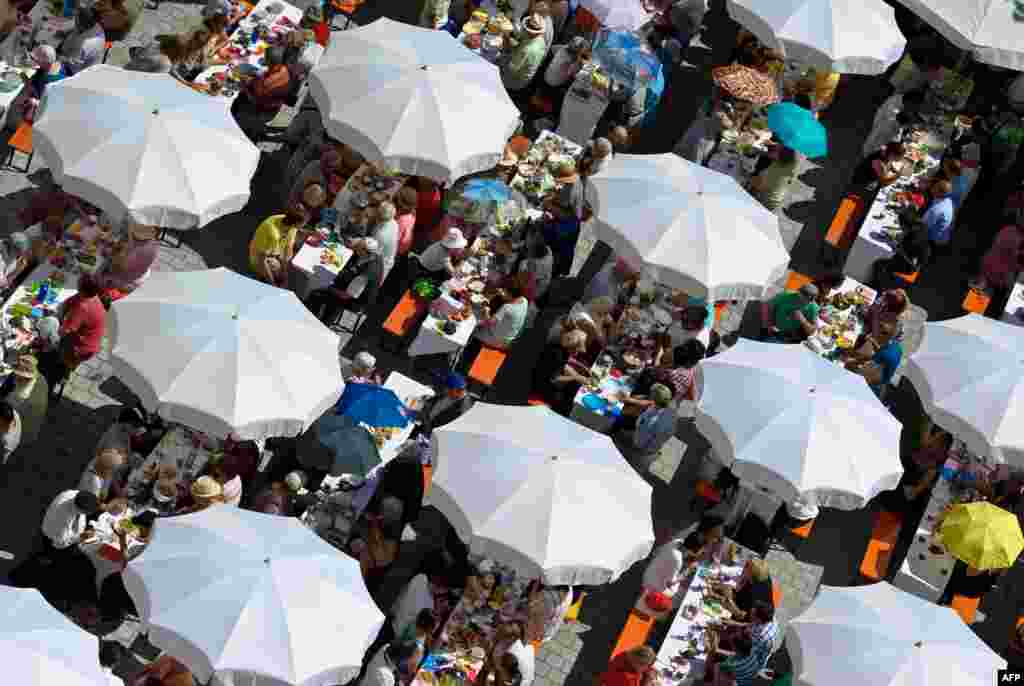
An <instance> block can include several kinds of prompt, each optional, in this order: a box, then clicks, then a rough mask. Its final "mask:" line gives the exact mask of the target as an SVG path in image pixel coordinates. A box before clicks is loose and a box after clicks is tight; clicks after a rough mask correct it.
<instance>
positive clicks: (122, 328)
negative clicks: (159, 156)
mask: <svg viewBox="0 0 1024 686" xmlns="http://www.w3.org/2000/svg"><path fill="white" fill-rule="evenodd" d="M110 328H111V334H110V340H111V357H112V361H113V366H114V374H115V375H116V376H117V377H118V378H119V379H120V380H121V381H122V382H123V383H124V384H125V385H126V386H127V387H128V388H129V389H131V390H132V392H133V393H135V394H136V395H137V396H138V397H139V399H140V400H141V401H142V404H143V405H144V406H145V407H146V409H148V410H150V411H156V412H157V413H158V414H160V416H162V417H164V418H165V419H167V420H168V421H174V422H179V423H181V424H185V425H186V426H190V427H192V428H193V429H198V430H200V431H204V432H206V433H209V434H212V435H215V436H220V437H224V436H227V435H228V434H230V433H232V432H234V433H236V434H238V435H239V436H240V437H242V438H243V439H262V438H268V437H272V436H297V435H299V434H300V433H302V432H303V431H304V430H305V428H306V427H308V426H309V425H310V424H312V423H313V421H315V420H316V419H317V417H319V416H320V415H322V414H323V413H324V412H325V411H326V410H327V409H328V408H329V407H331V406H332V405H334V403H335V402H337V400H338V398H339V397H340V396H341V392H342V390H343V388H344V381H343V380H342V378H341V369H340V366H339V364H338V336H337V334H335V333H334V332H332V331H331V330H330V329H328V328H327V327H326V326H324V325H323V324H322V323H321V322H320V321H318V320H317V319H316V317H314V316H313V315H312V314H311V313H310V312H309V310H307V309H306V308H305V306H304V305H303V304H302V303H301V302H300V301H299V299H298V298H297V297H295V294H294V293H292V292H290V291H286V290H283V289H280V288H274V287H273V286H269V285H267V284H264V283H260V282H259V281H256V280H255V279H250V278H248V277H246V276H242V275H240V274H236V273H235V272H233V271H231V270H229V269H225V268H223V267H221V268H219V269H206V270H202V271H191V272H154V273H153V274H152V275H151V276H150V277H149V278H148V279H147V280H146V282H145V283H144V284H143V285H142V286H141V287H139V288H138V289H137V290H135V291H134V292H133V293H132V294H131V295H129V296H127V297H126V298H123V299H121V300H118V301H117V302H116V303H114V305H113V307H112V308H111V310H110Z"/></svg>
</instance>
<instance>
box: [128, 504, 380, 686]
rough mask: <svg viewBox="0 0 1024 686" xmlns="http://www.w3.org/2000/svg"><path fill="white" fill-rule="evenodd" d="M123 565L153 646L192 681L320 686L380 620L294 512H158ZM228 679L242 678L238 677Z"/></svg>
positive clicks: (343, 666) (335, 676)
mask: <svg viewBox="0 0 1024 686" xmlns="http://www.w3.org/2000/svg"><path fill="white" fill-rule="evenodd" d="M157 529H158V530H157V533H156V535H155V536H154V537H153V542H152V543H150V544H149V546H148V547H147V548H146V550H145V551H144V552H143V553H142V555H140V556H139V557H138V558H136V559H135V560H134V561H132V562H131V563H130V564H129V565H128V567H127V568H126V569H125V572H124V583H125V588H126V589H127V590H128V593H129V594H130V595H131V597H132V600H133V601H134V602H135V605H136V607H137V608H138V610H139V612H140V614H141V618H142V620H143V621H144V622H146V624H147V626H148V627H149V639H150V641H152V643H153V645H155V646H157V647H158V648H161V649H162V650H165V651H167V652H168V653H170V654H171V655H172V656H174V657H176V658H177V659H178V660H181V661H182V662H183V663H184V664H185V665H186V666H187V667H188V668H189V669H190V670H192V673H193V674H194V675H195V676H196V678H197V679H198V680H199V682H200V683H206V682H207V681H208V680H209V679H210V677H211V676H212V675H213V674H214V673H215V672H216V673H218V678H219V680H220V681H221V682H222V683H229V684H230V683H236V682H237V683H251V682H250V681H249V680H247V679H245V678H244V676H245V675H257V676H259V677H261V679H260V680H257V681H256V682H255V683H256V684H259V685H260V686H265V685H267V684H273V685H274V686H277V685H279V684H281V685H283V684H289V685H291V686H327V685H328V684H338V683H345V682H347V681H349V680H351V679H353V678H355V677H356V676H357V675H358V673H359V667H360V664H361V663H362V658H363V654H364V653H365V652H366V649H367V648H368V647H369V646H370V644H371V642H372V641H373V639H374V638H375V637H376V635H377V632H378V631H379V630H380V628H381V626H382V625H383V623H384V615H383V613H381V611H380V610H379V609H378V608H377V606H376V604H374V601H373V599H372V598H371V597H370V593H369V591H367V590H366V584H365V583H364V582H363V577H362V573H361V571H360V568H359V563H358V562H356V561H355V560H354V559H352V558H350V557H348V556H347V555H345V554H344V553H342V552H340V551H338V550H336V549H335V548H334V547H332V546H331V545H330V544H328V543H327V542H326V541H324V540H323V539H321V538H320V537H318V536H317V535H316V534H315V533H313V531H312V530H311V529H309V528H307V527H306V526H304V525H303V524H302V523H301V522H300V521H299V520H298V519H294V518H291V517H278V516H275V515H266V514H262V513H258V512H251V511H249V510H241V509H239V508H237V507H230V506H228V505H220V506H214V507H212V508H209V509H206V510H203V511H202V512H196V513H194V514H187V515H182V516H179V517H171V518H168V519H164V520H161V521H160V523H159V524H158V525H157ZM238 676H243V678H242V679H238V678H237V677H238Z"/></svg>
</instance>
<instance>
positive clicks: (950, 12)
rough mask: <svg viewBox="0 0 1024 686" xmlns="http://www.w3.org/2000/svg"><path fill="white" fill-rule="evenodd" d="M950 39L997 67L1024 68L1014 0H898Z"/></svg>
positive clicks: (1021, 14) (1021, 15)
mask: <svg viewBox="0 0 1024 686" xmlns="http://www.w3.org/2000/svg"><path fill="white" fill-rule="evenodd" d="M896 1H897V2H899V3H900V4H901V5H903V6H904V7H906V8H907V9H909V10H910V11H911V12H913V13H914V14H916V15H917V16H919V17H920V18H921V19H922V20H924V21H925V22H926V23H927V24H928V25H930V26H931V27H932V28H934V29H935V30H936V31H938V32H939V33H941V34H942V35H943V36H944V37H945V38H946V39H947V40H949V42H950V43H952V44H953V45H955V46H957V47H958V48H961V49H962V50H971V51H972V52H973V53H974V56H975V57H976V58H977V59H978V60H980V61H982V62H985V63H987V64H994V65H996V66H997V67H1005V68H1006V69H1014V70H1016V71H1021V70H1024V41H1022V40H1021V22H1022V21H1024V12H1021V11H1018V10H1017V9H1016V7H1015V5H1016V4H1017V3H1015V2H1013V1H1012V0H896Z"/></svg>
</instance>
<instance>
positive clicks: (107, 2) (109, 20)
mask: <svg viewBox="0 0 1024 686" xmlns="http://www.w3.org/2000/svg"><path fill="white" fill-rule="evenodd" d="M94 7H95V8H96V17H97V21H98V22H99V24H100V26H102V27H103V32H104V34H105V35H106V39H107V40H108V41H111V42H116V41H122V40H124V39H125V38H126V37H127V36H128V33H129V32H130V31H131V30H132V27H133V26H135V22H136V21H137V20H138V18H139V14H140V13H141V12H142V1H141V0H96V4H95V5H94Z"/></svg>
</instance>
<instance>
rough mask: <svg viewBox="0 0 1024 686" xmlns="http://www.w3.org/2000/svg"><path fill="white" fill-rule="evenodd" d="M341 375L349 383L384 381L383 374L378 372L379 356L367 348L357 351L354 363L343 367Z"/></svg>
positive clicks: (353, 359) (376, 382)
mask: <svg viewBox="0 0 1024 686" xmlns="http://www.w3.org/2000/svg"><path fill="white" fill-rule="evenodd" d="M341 376H342V378H343V379H345V383H347V384H352V383H372V384H380V383H382V382H381V376H380V374H379V373H377V358H376V357H374V356H373V355H371V354H370V353H368V352H366V351H365V350H363V351H360V352H358V353H356V355H355V357H353V358H352V364H350V365H348V367H347V368H345V367H343V368H342V370H341Z"/></svg>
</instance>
